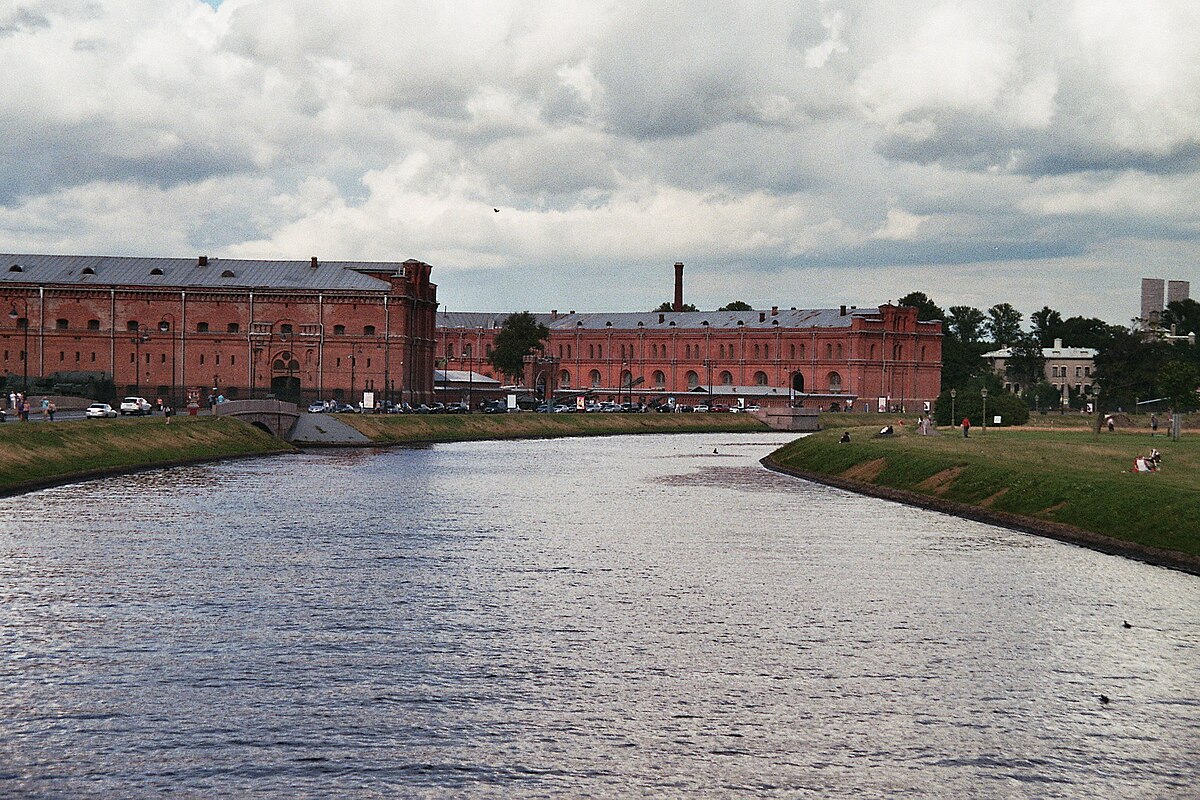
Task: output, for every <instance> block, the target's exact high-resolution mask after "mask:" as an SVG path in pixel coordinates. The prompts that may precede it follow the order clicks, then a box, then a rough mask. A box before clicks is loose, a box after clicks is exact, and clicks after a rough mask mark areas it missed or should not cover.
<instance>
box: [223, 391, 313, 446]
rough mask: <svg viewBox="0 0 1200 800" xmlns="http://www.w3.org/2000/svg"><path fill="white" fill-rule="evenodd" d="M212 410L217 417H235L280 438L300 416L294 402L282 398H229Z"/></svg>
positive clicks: (288, 431)
mask: <svg viewBox="0 0 1200 800" xmlns="http://www.w3.org/2000/svg"><path fill="white" fill-rule="evenodd" d="M213 410H214V411H215V413H216V415H217V416H218V417H237V418H238V419H240V420H242V421H243V422H248V423H250V424H251V425H253V426H254V427H256V428H261V429H262V430H264V431H266V432H267V433H269V434H271V435H272V436H278V437H279V438H280V439H287V438H288V435H289V434H290V433H291V431H292V428H293V427H294V426H295V424H296V420H298V419H299V418H300V409H299V408H297V407H296V404H295V403H286V402H284V401H283V400H229V401H227V402H224V403H218V404H217V405H215V406H213Z"/></svg>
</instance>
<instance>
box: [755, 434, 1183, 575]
mask: <svg viewBox="0 0 1200 800" xmlns="http://www.w3.org/2000/svg"><path fill="white" fill-rule="evenodd" d="M883 417H884V415H878V416H877V417H876V420H879V419H881V418H883ZM910 423H911V420H910ZM912 427H913V426H912V425H911V424H910V425H906V426H905V427H904V428H901V427H899V426H896V432H897V433H896V435H895V436H893V437H889V438H875V437H874V434H875V433H876V432H878V430H879V423H878V421H876V423H875V424H874V425H872V426H871V427H869V428H854V429H850V436H851V441H850V443H848V444H839V442H838V438H839V437H840V435H841V433H842V430H843V429H840V428H839V429H831V430H826V431H823V432H821V433H819V434H816V435H813V436H810V437H808V438H805V439H801V440H798V441H796V442H792V443H791V444H788V445H786V446H785V447H783V448H781V449H779V450H777V451H776V452H775V453H773V454H772V455H771V456H770V457H769V460H770V462H769V463H771V464H773V465H777V466H780V467H783V468H785V469H790V470H792V471H795V472H797V473H798V474H808V475H810V476H811V477H814V478H816V479H818V480H825V481H826V482H829V483H834V484H835V485H842V486H845V487H847V488H852V489H859V490H863V491H867V492H869V493H872V494H880V495H882V496H887V497H892V498H893V499H897V500H901V501H905V502H913V503H915V504H917V505H924V506H927V507H931V508H938V509H941V510H945V511H948V512H950V513H958V514H960V515H963V516H970V517H976V518H979V519H985V520H988V521H992V522H998V523H1000V524H1006V525H1011V526H1013V527H1019V528H1024V529H1026V530H1030V531H1033V532H1037V533H1043V534H1046V535H1051V536H1055V537H1056V538H1063V539H1069V540H1072V541H1077V542H1079V543H1081V544H1087V545H1089V546H1093V547H1097V548H1098V549H1104V550H1109V551H1112V552H1122V553H1125V554H1127V555H1133V556H1136V557H1143V558H1146V559H1147V560H1150V561H1155V562H1156V563H1169V564H1171V565H1172V566H1180V567H1182V568H1185V569H1189V570H1191V571H1200V437H1196V436H1185V437H1184V438H1183V439H1182V440H1181V441H1179V442H1172V441H1171V440H1170V439H1169V438H1167V437H1165V436H1162V435H1160V436H1158V437H1156V438H1151V437H1150V436H1149V434H1148V431H1142V430H1140V429H1137V428H1135V429H1131V430H1129V431H1120V430H1118V431H1117V432H1115V433H1108V432H1107V431H1106V432H1104V433H1102V434H1101V435H1100V436H1099V437H1096V436H1094V435H1093V434H1091V433H1090V432H1088V431H1087V430H1086V429H1084V428H1083V427H1078V428H1076V429H1074V430H1023V429H1020V428H992V429H989V430H988V431H987V433H986V434H984V433H982V432H981V431H980V430H979V429H977V428H976V429H973V430H972V433H971V438H970V439H964V438H963V437H962V436H961V435H960V434H959V432H958V431H957V430H956V429H943V434H942V435H941V436H918V435H916V434H915V431H913V430H911V428H912ZM1160 430H1161V429H1160ZM1151 447H1157V448H1158V449H1159V450H1161V451H1162V454H1163V468H1162V471H1160V472H1158V473H1150V474H1146V473H1140V474H1135V473H1131V472H1130V471H1129V469H1130V467H1131V465H1132V462H1133V459H1134V457H1135V456H1138V455H1146V454H1148V453H1149V451H1150V448H1151ZM1096 534H1098V535H1099V537H1105V538H1099V537H1097V536H1095V535H1096ZM1156 551H1166V553H1167V554H1168V555H1167V556H1166V557H1160V556H1162V555H1163V554H1162V553H1157V552H1156ZM1169 554H1181V555H1179V557H1178V558H1173V557H1171V556H1170V555H1169Z"/></svg>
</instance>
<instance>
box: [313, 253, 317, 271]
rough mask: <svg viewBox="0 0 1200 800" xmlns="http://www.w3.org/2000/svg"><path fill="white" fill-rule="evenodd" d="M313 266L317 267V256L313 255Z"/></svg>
mask: <svg viewBox="0 0 1200 800" xmlns="http://www.w3.org/2000/svg"><path fill="white" fill-rule="evenodd" d="M312 268H313V269H316V268H317V257H316V256H313V257H312Z"/></svg>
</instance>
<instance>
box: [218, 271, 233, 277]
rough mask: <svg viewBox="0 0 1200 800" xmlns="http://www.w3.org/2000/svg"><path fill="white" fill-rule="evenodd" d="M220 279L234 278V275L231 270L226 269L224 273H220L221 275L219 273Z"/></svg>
mask: <svg viewBox="0 0 1200 800" xmlns="http://www.w3.org/2000/svg"><path fill="white" fill-rule="evenodd" d="M221 277H222V278H233V277H235V276H234V274H233V270H231V269H227V270H225V271H224V272H222V273H221Z"/></svg>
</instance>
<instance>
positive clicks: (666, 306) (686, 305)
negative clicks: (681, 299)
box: [654, 303, 700, 311]
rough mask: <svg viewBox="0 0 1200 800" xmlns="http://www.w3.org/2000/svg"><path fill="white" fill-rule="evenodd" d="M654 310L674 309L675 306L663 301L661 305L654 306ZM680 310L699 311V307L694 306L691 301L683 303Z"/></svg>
mask: <svg viewBox="0 0 1200 800" xmlns="http://www.w3.org/2000/svg"><path fill="white" fill-rule="evenodd" d="M654 310H655V311H674V310H675V308H674V306H673V305H672V304H671V303H663V304H662V305H660V306H659V307H658V308H656V309H654ZM680 310H681V311H699V310H700V309H698V308H696V307H695V306H694V305H692V304H691V303H684V304H683V308H682V309H680Z"/></svg>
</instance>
